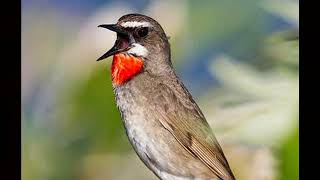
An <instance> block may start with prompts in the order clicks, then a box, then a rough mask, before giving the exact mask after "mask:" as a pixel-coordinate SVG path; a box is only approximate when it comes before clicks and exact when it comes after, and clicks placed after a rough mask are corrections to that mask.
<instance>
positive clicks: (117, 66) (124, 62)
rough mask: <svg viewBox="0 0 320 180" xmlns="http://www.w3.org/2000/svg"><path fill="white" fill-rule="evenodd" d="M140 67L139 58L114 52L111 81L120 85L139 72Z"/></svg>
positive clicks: (141, 64)
mask: <svg viewBox="0 0 320 180" xmlns="http://www.w3.org/2000/svg"><path fill="white" fill-rule="evenodd" d="M142 69H143V60H142V59H141V58H138V57H135V56H132V55H128V54H124V53H119V54H115V55H114V56H113V61H112V66H111V74H112V83H113V84H114V85H115V86H120V85H122V84H124V83H125V82H127V81H129V80H130V79H131V78H133V77H134V76H136V75H137V74H138V73H140V72H141V71H142Z"/></svg>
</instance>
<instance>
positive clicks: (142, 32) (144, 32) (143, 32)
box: [137, 27, 149, 37]
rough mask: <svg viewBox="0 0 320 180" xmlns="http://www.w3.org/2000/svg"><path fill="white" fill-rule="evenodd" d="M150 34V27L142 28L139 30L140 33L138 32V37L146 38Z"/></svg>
mask: <svg viewBox="0 0 320 180" xmlns="http://www.w3.org/2000/svg"><path fill="white" fill-rule="evenodd" d="M148 33H149V28H148V27H142V28H140V29H138V31H137V35H138V37H145V36H147V35H148Z"/></svg>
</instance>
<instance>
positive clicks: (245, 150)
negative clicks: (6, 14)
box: [21, 0, 299, 180]
mask: <svg viewBox="0 0 320 180" xmlns="http://www.w3.org/2000/svg"><path fill="white" fill-rule="evenodd" d="M126 13H143V14H146V15H149V16H151V17H153V18H155V19H156V20H158V21H159V22H160V24H161V25H162V26H163V28H164V30H165V31H166V33H167V35H168V36H170V43H171V47H172V60H173V64H174V66H175V67H176V69H177V71H178V74H179V75H180V77H181V78H182V80H183V82H184V83H185V85H186V86H187V88H188V89H189V90H190V91H191V93H192V94H193V96H194V98H195V100H196V101H197V102H198V104H199V106H200V107H201V109H202V110H203V113H204V114H205V116H206V118H207V120H208V122H209V123H210V125H212V128H213V129H214V131H215V132H216V136H217V138H218V140H219V142H220V144H221V145H222V147H223V149H224V151H225V154H226V156H227V158H228V160H229V163H230V165H231V167H232V169H233V171H234V173H235V175H236V177H237V179H239V180H275V179H281V180H295V179H298V175H299V171H298V159H299V158H298V152H299V150H298V142H299V140H298V139H299V135H298V129H299V126H298V122H299V109H298V105H299V96H298V93H299V86H298V84H299V36H298V33H299V2H298V1H297V0H239V1H231V0H223V1H221V0H210V1H209V0H208V1H205V0H204V1H191V0H189V1H187V0H186V1H184V0H175V1H172V0H159V1H154V0H118V1H116V0H104V1H102V0H91V1H81V0H68V1H64V0H22V117H21V118H22V179H24V180H71V179H72V180H73V179H75V180H102V179H104V180H105V179H110V180H111V179H112V180H120V179H121V180H126V179H139V180H143V179H146V180H147V179H157V178H156V177H155V176H154V175H153V174H152V173H151V172H150V171H149V170H148V169H147V168H146V167H145V166H144V165H143V163H142V162H141V161H140V160H139V159H138V157H137V156H136V155H135V152H134V151H133V149H132V148H131V146H130V144H129V142H128V140H127V137H126V136H125V131H124V128H123V126H122V122H121V120H120V115H119V113H118V111H117V109H116V105H115V101H114V95H113V93H112V88H111V80H110V63H111V58H109V59H108V60H104V61H102V62H96V59H97V58H98V57H100V56H101V55H102V54H103V53H105V52H106V51H107V50H108V49H109V48H110V47H111V46H112V45H113V43H114V41H115V39H116V35H115V33H112V32H110V31H107V30H105V29H102V28H97V25H99V24H104V23H115V22H116V21H117V19H118V18H119V17H121V16H122V15H124V14H126Z"/></svg>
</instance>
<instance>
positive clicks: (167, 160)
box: [98, 14, 235, 180]
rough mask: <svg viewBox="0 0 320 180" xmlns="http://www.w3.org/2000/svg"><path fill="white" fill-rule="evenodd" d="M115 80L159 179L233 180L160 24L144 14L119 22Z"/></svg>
mask: <svg viewBox="0 0 320 180" xmlns="http://www.w3.org/2000/svg"><path fill="white" fill-rule="evenodd" d="M98 27H102V28H107V29H109V30H111V31H114V32H116V33H117V40H116V42H115V44H114V46H113V47H112V48H111V49H110V50H109V51H107V52H106V53H105V54H104V55H102V56H101V57H100V58H99V59H98V61H99V60H102V59H105V58H107V57H109V56H112V55H113V61H112V65H111V76H112V86H113V91H114V93H115V96H116V104H117V107H118V109H119V111H120V114H121V119H122V121H123V124H124V127H125V130H126V134H127V136H128V138H129V141H130V143H131V144H132V146H133V148H134V150H135V151H136V153H137V154H138V156H139V157H140V159H141V160H142V161H143V162H144V164H145V165H146V166H147V167H148V168H149V169H150V170H151V171H152V172H153V173H154V174H155V175H156V176H157V177H158V178H160V179H163V180H187V179H199V180H200V179H203V180H207V179H223V180H234V179H235V177H234V175H233V173H232V171H231V169H230V166H229V164H228V161H227V159H226V157H225V155H224V153H223V151H222V149H221V147H220V145H219V143H218V141H217V139H216V138H215V136H214V134H213V132H212V130H211V128H210V126H209V124H208V122H207V121H206V119H205V116H204V115H203V113H202V112H201V110H200V108H199V106H198V105H197V104H196V102H195V101H194V100H193V98H192V96H191V94H190V93H189V91H188V90H187V89H186V87H185V86H184V85H183V83H182V82H181V80H180V79H179V77H178V76H177V74H176V72H175V69H174V68H173V66H172V63H171V53H170V44H169V42H168V38H167V35H166V34H165V32H164V30H163V29H162V27H161V25H160V24H159V23H158V22H157V21H156V20H154V19H152V18H151V17H148V16H145V15H142V14H127V15H124V16H122V17H121V18H120V19H119V20H118V22H117V23H116V24H102V25H99V26H98Z"/></svg>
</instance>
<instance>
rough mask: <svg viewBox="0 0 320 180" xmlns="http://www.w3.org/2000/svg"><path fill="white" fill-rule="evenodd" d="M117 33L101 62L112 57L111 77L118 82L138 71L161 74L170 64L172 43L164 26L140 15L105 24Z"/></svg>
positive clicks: (122, 81)
mask: <svg viewBox="0 0 320 180" xmlns="http://www.w3.org/2000/svg"><path fill="white" fill-rule="evenodd" d="M98 27H103V28H107V29H109V30H111V31H114V32H116V33H117V40H116V42H115V44H114V46H113V47H112V48H111V49H110V50H109V51H107V52H106V53H105V54H104V55H102V56H101V57H100V58H99V59H98V61H100V60H103V59H106V58H107V57H109V56H112V55H113V56H114V57H113V63H112V80H113V83H114V84H116V85H121V84H122V83H124V82H126V81H128V80H129V79H131V78H132V77H134V76H135V75H137V74H138V73H139V72H142V71H143V70H149V71H150V72H155V73H161V71H164V68H165V67H166V66H168V65H169V66H171V62H170V45H169V42H168V38H167V36H166V34H165V32H164V30H163V29H162V27H161V25H160V24H159V23H158V22H157V21H155V20H154V19H152V18H150V17H148V16H145V15H141V14H127V15H124V16H122V17H121V18H120V19H119V20H118V22H117V23H116V24H102V25H99V26H98Z"/></svg>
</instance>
